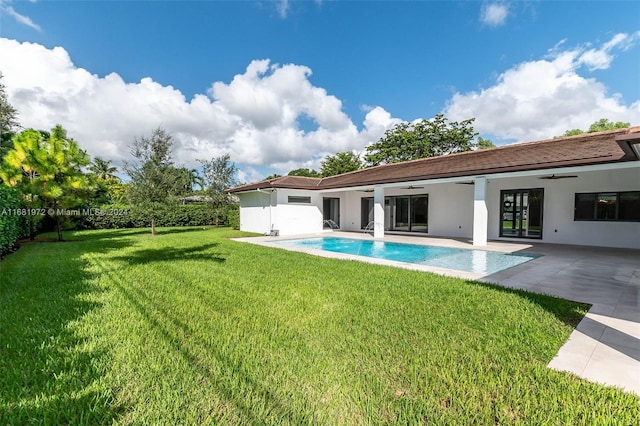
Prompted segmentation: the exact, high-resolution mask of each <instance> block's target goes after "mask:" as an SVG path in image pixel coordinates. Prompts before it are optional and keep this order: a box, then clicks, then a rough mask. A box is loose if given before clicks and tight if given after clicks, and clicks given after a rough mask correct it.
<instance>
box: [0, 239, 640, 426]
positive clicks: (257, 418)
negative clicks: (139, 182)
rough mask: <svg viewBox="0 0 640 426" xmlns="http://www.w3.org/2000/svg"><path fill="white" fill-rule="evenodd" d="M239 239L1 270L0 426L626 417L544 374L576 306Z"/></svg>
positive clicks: (631, 405) (154, 246) (616, 395)
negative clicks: (264, 245)
mask: <svg viewBox="0 0 640 426" xmlns="http://www.w3.org/2000/svg"><path fill="white" fill-rule="evenodd" d="M238 235H240V234H239V233H237V232H233V231H229V230H224V229H206V230H203V229H202V228H190V229H189V228H187V229H165V230H163V231H162V232H161V234H160V235H159V236H157V237H150V236H148V235H147V233H146V231H144V232H143V231H140V230H137V231H133V230H125V231H92V232H80V233H76V234H75V235H74V236H73V237H72V238H73V239H75V240H77V241H74V242H67V243H59V244H56V243H33V244H26V245H25V246H24V247H22V248H21V249H20V250H19V251H18V252H17V253H14V254H12V255H10V256H8V257H7V258H6V259H4V260H3V261H2V262H0V276H1V277H2V280H1V282H0V423H1V424H6V423H9V424H24V423H27V424H28V423H36V424H40V423H43V424H59V423H72V424H111V423H117V424H291V425H297V424H397V423H401V424H419V423H422V424H481V425H486V424H637V420H638V418H639V417H640V408H639V406H640V404H639V402H640V399H639V398H637V397H635V396H633V395H630V394H627V393H624V392H622V391H619V390H616V389H612V388H606V387H603V386H599V385H595V384H592V383H588V382H586V381H583V380H581V379H578V378H576V377H575V376H572V375H569V374H566V373H560V372H557V371H552V370H549V369H547V368H546V365H547V363H548V362H549V361H550V360H551V358H552V357H553V356H554V355H555V353H556V352H557V350H558V349H559V347H560V346H561V345H562V344H563V343H564V341H565V340H566V339H567V338H568V336H569V334H570V332H571V330H572V328H573V326H574V325H575V324H576V323H577V322H578V321H579V320H580V318H581V317H582V316H583V315H584V313H585V311H586V308H587V307H586V306H584V305H580V304H576V303H571V302H567V301H563V300H559V299H554V298H551V297H546V296H540V295H533V294H528V293H525V292H520V291H512V290H507V289H502V288H499V287H494V286H490V285H484V284H479V283H475V282H469V281H464V280H459V279H453V278H445V277H441V276H437V275H432V274H427V273H422V272H415V271H407V270H400V269H395V268H390V267H384V266H377V265H370V264H364V263H359V262H352V261H340V260H335V259H324V258H316V257H311V256H307V255H304V254H300V253H292V252H287V251H282V250H276V249H269V248H264V247H258V246H253V245H248V244H243V243H238V242H234V241H230V240H229V239H228V237H230V236H238Z"/></svg>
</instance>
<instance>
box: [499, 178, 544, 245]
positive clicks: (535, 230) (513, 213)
mask: <svg viewBox="0 0 640 426" xmlns="http://www.w3.org/2000/svg"><path fill="white" fill-rule="evenodd" d="M543 201H544V190H543V189H541V188H539V189H517V190H505V191H501V192H500V218H501V220H500V236H501V237H516V238H537V239H542V211H543V204H544V203H543Z"/></svg>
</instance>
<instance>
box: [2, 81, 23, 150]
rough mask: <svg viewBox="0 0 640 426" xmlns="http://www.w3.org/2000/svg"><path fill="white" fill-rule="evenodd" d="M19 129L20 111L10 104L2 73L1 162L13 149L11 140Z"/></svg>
mask: <svg viewBox="0 0 640 426" xmlns="http://www.w3.org/2000/svg"><path fill="white" fill-rule="evenodd" d="M18 127H19V124H18V111H16V109H15V108H14V107H13V106H12V105H11V104H10V103H9V99H8V98H7V92H6V91H5V86H4V83H2V73H1V72H0V160H2V158H3V157H4V156H5V154H6V153H7V152H9V151H10V150H11V149H12V148H13V144H12V142H11V140H12V138H13V136H14V135H15V133H14V131H15V130H16V129H17V128H18Z"/></svg>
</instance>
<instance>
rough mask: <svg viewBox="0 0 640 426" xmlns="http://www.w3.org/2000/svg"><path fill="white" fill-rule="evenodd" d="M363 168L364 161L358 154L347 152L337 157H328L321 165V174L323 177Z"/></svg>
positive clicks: (340, 153)
mask: <svg viewBox="0 0 640 426" xmlns="http://www.w3.org/2000/svg"><path fill="white" fill-rule="evenodd" d="M361 168H362V161H361V160H360V156H358V154H356V153H354V152H351V151H347V152H339V153H337V154H336V155H328V156H327V157H326V158H325V159H324V161H323V162H322V164H321V167H320V173H321V174H322V176H323V177H327V176H334V175H339V174H342V173H348V172H353V171H356V170H359V169H361Z"/></svg>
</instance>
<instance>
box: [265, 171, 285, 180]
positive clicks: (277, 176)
mask: <svg viewBox="0 0 640 426" xmlns="http://www.w3.org/2000/svg"><path fill="white" fill-rule="evenodd" d="M279 177H282V175H279V174H278V173H274V174H272V175H269V176H267V177H266V178H264V179H262V180H271V179H276V178H279Z"/></svg>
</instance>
